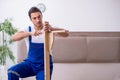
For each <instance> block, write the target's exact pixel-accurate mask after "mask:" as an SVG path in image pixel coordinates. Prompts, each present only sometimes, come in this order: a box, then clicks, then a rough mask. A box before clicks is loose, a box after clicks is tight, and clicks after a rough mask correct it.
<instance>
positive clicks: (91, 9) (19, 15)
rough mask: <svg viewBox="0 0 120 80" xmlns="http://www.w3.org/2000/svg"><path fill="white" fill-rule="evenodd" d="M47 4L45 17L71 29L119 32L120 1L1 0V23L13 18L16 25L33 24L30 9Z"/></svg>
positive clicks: (55, 23) (51, 21) (54, 23)
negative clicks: (29, 14)
mask: <svg viewBox="0 0 120 80" xmlns="http://www.w3.org/2000/svg"><path fill="white" fill-rule="evenodd" d="M38 3H44V4H45V5H46V8H47V10H46V11H45V13H44V14H43V15H44V20H47V21H49V22H50V23H51V24H53V25H55V26H59V27H63V28H67V29H69V30H71V31H120V0H59V1H58V0H0V22H2V21H3V20H4V19H5V18H12V19H13V24H14V26H15V27H18V28H20V27H25V26H27V25H29V24H30V21H29V17H28V15H27V11H28V9H29V8H30V7H31V6H34V5H37V4H38Z"/></svg>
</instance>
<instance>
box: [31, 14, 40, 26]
mask: <svg viewBox="0 0 120 80" xmlns="http://www.w3.org/2000/svg"><path fill="white" fill-rule="evenodd" d="M31 21H32V23H33V24H34V26H35V27H41V26H42V14H41V13H40V12H34V13H31Z"/></svg>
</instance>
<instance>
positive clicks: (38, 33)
mask: <svg viewBox="0 0 120 80" xmlns="http://www.w3.org/2000/svg"><path fill="white" fill-rule="evenodd" d="M40 34H42V32H41V31H40V30H35V31H33V32H31V35H32V36H38V35H40Z"/></svg>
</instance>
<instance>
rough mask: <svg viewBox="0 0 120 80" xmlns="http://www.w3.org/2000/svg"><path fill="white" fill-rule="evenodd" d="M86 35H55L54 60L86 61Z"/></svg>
mask: <svg viewBox="0 0 120 80" xmlns="http://www.w3.org/2000/svg"><path fill="white" fill-rule="evenodd" d="M86 49H87V44H86V38H85V37H74V36H71V37H69V36H68V37H55V40H54V44H53V61H54V62H85V61H86V56H87V50H86Z"/></svg>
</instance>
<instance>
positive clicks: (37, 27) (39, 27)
mask: <svg viewBox="0 0 120 80" xmlns="http://www.w3.org/2000/svg"><path fill="white" fill-rule="evenodd" d="M34 29H35V30H42V29H43V26H35V27H34Z"/></svg>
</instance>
